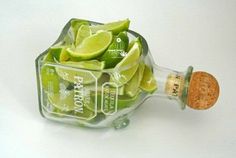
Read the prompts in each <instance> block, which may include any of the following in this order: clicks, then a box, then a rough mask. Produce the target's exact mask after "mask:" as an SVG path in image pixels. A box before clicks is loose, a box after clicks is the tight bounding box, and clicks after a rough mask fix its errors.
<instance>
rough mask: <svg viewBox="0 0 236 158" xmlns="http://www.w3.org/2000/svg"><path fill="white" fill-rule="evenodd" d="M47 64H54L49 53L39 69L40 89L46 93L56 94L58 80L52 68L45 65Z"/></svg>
mask: <svg viewBox="0 0 236 158" xmlns="http://www.w3.org/2000/svg"><path fill="white" fill-rule="evenodd" d="M47 62H54V58H53V56H52V54H51V53H47V54H46V55H45V57H44V59H43V65H42V67H41V69H40V74H41V75H40V76H41V83H42V88H43V90H45V91H46V92H50V93H57V92H58V91H59V89H60V87H59V83H60V78H59V76H58V75H57V73H56V70H55V68H54V67H53V66H49V65H47Z"/></svg>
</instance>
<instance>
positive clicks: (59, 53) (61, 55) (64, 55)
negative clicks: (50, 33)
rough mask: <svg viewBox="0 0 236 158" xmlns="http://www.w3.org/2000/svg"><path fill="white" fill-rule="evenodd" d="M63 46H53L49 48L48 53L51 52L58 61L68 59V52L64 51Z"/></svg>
mask: <svg viewBox="0 0 236 158" xmlns="http://www.w3.org/2000/svg"><path fill="white" fill-rule="evenodd" d="M66 48H67V47H65V46H53V47H51V48H50V49H49V52H48V53H51V54H52V56H53V57H54V58H55V59H56V60H57V61H59V62H61V61H68V60H69V59H70V56H69V54H68V52H67V51H66Z"/></svg>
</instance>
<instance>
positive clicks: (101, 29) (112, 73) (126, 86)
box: [41, 19, 157, 120]
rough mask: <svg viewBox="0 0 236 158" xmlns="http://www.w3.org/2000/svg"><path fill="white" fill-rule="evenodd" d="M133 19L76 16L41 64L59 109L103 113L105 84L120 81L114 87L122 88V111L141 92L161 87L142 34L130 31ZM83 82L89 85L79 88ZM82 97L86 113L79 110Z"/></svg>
mask: <svg viewBox="0 0 236 158" xmlns="http://www.w3.org/2000/svg"><path fill="white" fill-rule="evenodd" d="M129 24H130V21H129V20H128V19H125V20H121V21H116V22H111V23H107V24H101V25H93V24H91V23H90V22H88V21H86V20H80V19H73V20H71V25H70V28H69V30H68V32H67V33H66V34H65V36H64V37H63V39H62V40H61V41H59V42H57V44H54V45H53V46H51V47H50V48H49V50H48V51H47V54H46V55H45V57H44V59H43V63H44V64H43V65H42V67H41V83H42V88H43V90H44V92H45V93H47V94H48V95H47V96H48V102H49V103H50V104H51V105H52V106H53V107H54V112H56V111H57V112H58V111H60V112H61V113H65V114H71V113H73V114H74V115H76V116H78V117H79V118H85V120H86V117H87V118H94V116H96V114H98V113H99V115H97V116H101V114H102V112H103V110H102V105H101V104H102V103H101V102H102V101H101V100H102V93H103V91H102V90H103V88H104V85H110V86H111V85H112V86H113V85H115V86H113V87H112V86H111V87H110V88H111V89H112V88H113V89H115V90H116V89H117V92H118V94H117V96H118V97H117V107H116V108H117V109H118V110H122V109H124V108H127V107H130V106H132V105H133V104H135V101H136V100H137V99H138V97H139V95H140V94H141V93H153V92H154V91H155V90H156V89H157V83H156V80H155V78H154V77H153V72H152V68H151V67H149V66H148V65H146V64H145V62H144V60H143V58H142V55H143V53H142V51H143V48H142V41H141V38H139V37H138V38H135V39H134V38H130V37H129V36H128V33H127V32H128V29H129ZM78 81H81V82H82V83H79V84H78V83H77V82H78ZM111 83H112V84H111ZM65 85H66V86H65ZM63 86H64V88H63ZM78 87H79V88H81V87H82V88H84V89H85V90H84V91H83V92H79V91H78ZM76 88H77V89H76ZM76 90H77V91H76ZM79 93H81V94H79ZM85 93H86V94H85ZM79 95H82V96H79ZM85 95H87V96H86V97H85ZM78 96H79V97H80V98H79V97H78ZM76 97H77V98H79V99H80V100H79V101H81V104H83V105H84V107H83V108H84V109H85V110H84V113H81V114H80V113H79V112H76V110H75V109H76V108H78V107H76V103H78V104H79V102H78V100H76ZM76 101H77V102H76ZM95 104H96V105H95ZM94 105H95V106H94ZM104 115H105V114H104ZM95 118H96V117H95Z"/></svg>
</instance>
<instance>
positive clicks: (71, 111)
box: [48, 91, 95, 120]
mask: <svg viewBox="0 0 236 158" xmlns="http://www.w3.org/2000/svg"><path fill="white" fill-rule="evenodd" d="M74 97H75V93H74V91H66V92H64V93H63V94H62V93H57V94H52V95H48V101H49V103H50V104H52V105H53V106H54V107H55V108H56V109H54V111H55V112H56V113H58V114H62V115H63V114H65V115H72V116H75V117H76V116H77V117H80V118H83V119H88V120H89V118H92V117H93V116H94V115H95V113H94V112H93V111H90V110H89V109H87V108H86V107H85V106H84V107H83V108H82V109H80V110H77V108H78V107H77V106H76V104H75V100H74Z"/></svg>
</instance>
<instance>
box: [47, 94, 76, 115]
mask: <svg viewBox="0 0 236 158" xmlns="http://www.w3.org/2000/svg"><path fill="white" fill-rule="evenodd" d="M48 101H49V102H50V103H51V104H52V105H53V106H54V107H55V108H58V109H59V110H61V111H64V112H67V111H72V110H74V107H75V106H74V92H73V91H66V92H65V93H64V95H62V94H61V93H54V94H51V95H48Z"/></svg>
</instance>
